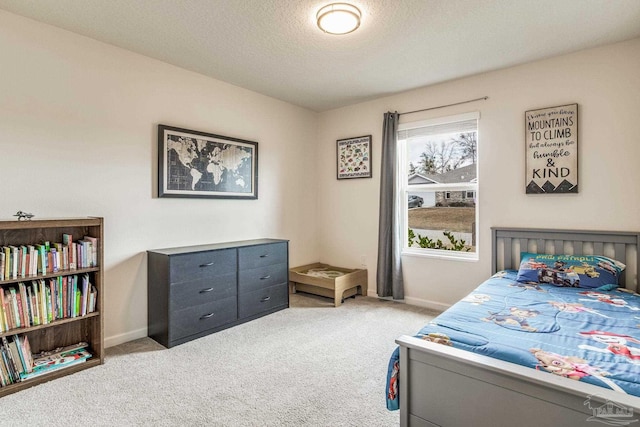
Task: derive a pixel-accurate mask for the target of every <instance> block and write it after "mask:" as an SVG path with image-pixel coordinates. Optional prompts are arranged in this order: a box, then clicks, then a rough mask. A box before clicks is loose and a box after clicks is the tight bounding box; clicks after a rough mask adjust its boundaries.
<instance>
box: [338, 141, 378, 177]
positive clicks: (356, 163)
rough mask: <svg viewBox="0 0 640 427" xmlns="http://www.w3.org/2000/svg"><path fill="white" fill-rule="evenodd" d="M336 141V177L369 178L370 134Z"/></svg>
mask: <svg viewBox="0 0 640 427" xmlns="http://www.w3.org/2000/svg"><path fill="white" fill-rule="evenodd" d="M336 142H337V172H338V179H351V178H371V135H365V136H358V137H355V138H347V139H339V140H338V141H336Z"/></svg>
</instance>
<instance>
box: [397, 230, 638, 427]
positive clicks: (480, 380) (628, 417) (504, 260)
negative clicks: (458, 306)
mask: <svg viewBox="0 0 640 427" xmlns="http://www.w3.org/2000/svg"><path fill="white" fill-rule="evenodd" d="M491 234H492V270H493V272H494V273H495V272H496V271H499V270H502V269H508V268H510V269H517V268H518V266H519V264H520V252H534V253H549V254H585V255H605V256H608V257H611V258H615V259H618V260H620V261H622V262H625V264H626V265H627V268H626V269H625V271H624V273H623V274H624V276H623V277H621V283H623V284H624V286H625V287H626V288H627V289H628V290H630V291H637V280H638V278H637V271H638V266H639V265H640V251H639V248H640V233H635V232H605V231H572V230H543V229H519V228H496V227H493V228H492V229H491ZM396 343H397V344H398V345H399V346H400V379H399V387H400V425H401V426H518V427H523V426H564V427H571V426H585V425H587V426H588V425H599V424H598V422H599V423H605V424H606V423H609V424H611V423H616V424H613V425H626V423H631V422H633V421H634V420H640V398H638V397H634V396H630V395H625V394H622V393H618V392H615V391H613V390H608V389H606V388H602V387H598V386H594V385H592V384H587V383H582V382H578V381H575V380H571V379H568V378H563V377H559V376H556V375H553V374H549V373H547V372H540V371H537V370H534V369H531V368H527V367H524V366H520V365H516V364H513V363H509V362H504V361H501V360H497V359H492V358H490V357H486V356H482V355H478V354H475V353H471V352H467V351H464V350H460V349H456V348H452V347H447V346H444V345H440V344H435V343H431V342H428V341H425V340H421V339H417V338H413V337H410V336H402V337H400V338H398V339H397V340H396ZM588 421H596V423H594V424H592V423H590V422H588Z"/></svg>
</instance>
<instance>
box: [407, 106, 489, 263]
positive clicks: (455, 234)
mask: <svg viewBox="0 0 640 427" xmlns="http://www.w3.org/2000/svg"><path fill="white" fill-rule="evenodd" d="M478 118H479V114H478V113H469V114H462V115H457V116H452V117H444V118H440V119H433V120H426V121H421V122H413V123H402V124H400V125H399V126H398V144H399V146H398V161H399V165H398V174H399V179H398V182H399V185H400V186H401V193H403V194H404V195H403V197H402V199H401V200H400V202H399V203H402V206H401V212H403V213H404V215H401V217H402V218H403V220H404V223H403V224H402V225H401V229H402V230H406V233H407V234H406V236H405V237H406V238H405V239H404V242H405V243H404V251H403V253H413V254H426V255H435V256H450V257H456V258H461V259H462V258H464V259H477V252H476V235H477V224H478V221H477V218H478V208H477V203H478Z"/></svg>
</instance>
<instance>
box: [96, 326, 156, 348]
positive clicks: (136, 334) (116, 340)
mask: <svg viewBox="0 0 640 427" xmlns="http://www.w3.org/2000/svg"><path fill="white" fill-rule="evenodd" d="M146 336H147V328H141V329H136V330H135V331H130V332H126V333H124V334H119V335H115V336H112V337H107V338H105V339H104V346H105V348H109V347H113V346H116V345H118V344H124V343H126V342H129V341H133V340H137V339H139V338H144V337H146Z"/></svg>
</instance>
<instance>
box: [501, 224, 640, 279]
mask: <svg viewBox="0 0 640 427" xmlns="http://www.w3.org/2000/svg"><path fill="white" fill-rule="evenodd" d="M491 241H492V255H491V257H492V259H491V268H492V273H495V272H496V271H499V270H504V269H514V270H517V269H518V267H519V266H520V253H521V252H532V253H545V254H568V255H603V256H608V257H609V258H614V259H617V260H618V261H621V262H623V263H625V264H626V265H627V268H626V269H625V270H624V271H623V274H622V276H621V277H620V283H621V284H622V285H623V286H624V287H625V288H627V289H629V290H633V291H637V286H638V274H637V272H638V265H640V251H638V248H639V247H640V233H637V232H629V231H580V230H545V229H530V228H502V227H491Z"/></svg>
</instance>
